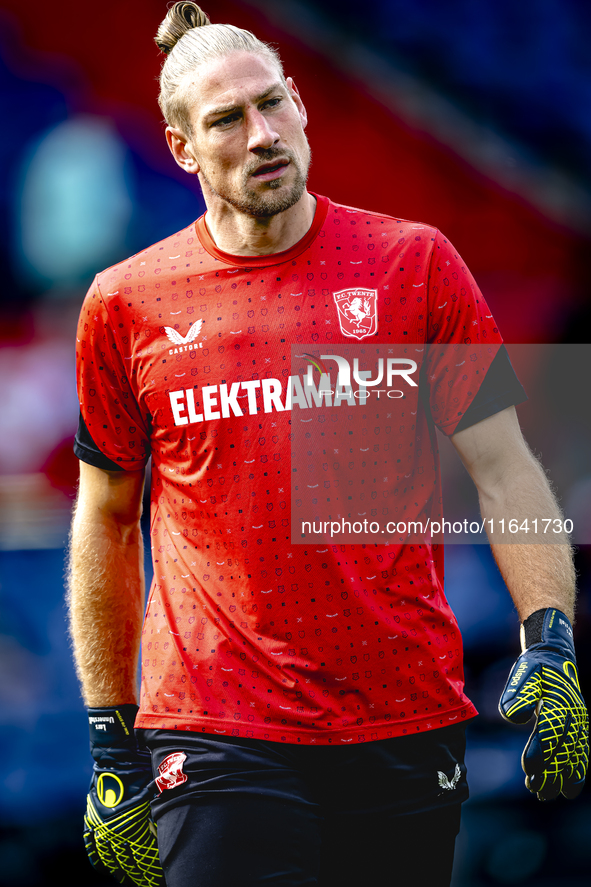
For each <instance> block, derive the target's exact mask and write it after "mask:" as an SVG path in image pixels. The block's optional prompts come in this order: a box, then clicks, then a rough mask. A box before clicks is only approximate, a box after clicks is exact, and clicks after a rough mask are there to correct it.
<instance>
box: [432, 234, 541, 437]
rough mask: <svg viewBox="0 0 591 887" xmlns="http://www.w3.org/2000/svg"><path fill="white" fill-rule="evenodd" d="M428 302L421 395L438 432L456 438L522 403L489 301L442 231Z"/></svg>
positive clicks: (436, 245)
mask: <svg viewBox="0 0 591 887" xmlns="http://www.w3.org/2000/svg"><path fill="white" fill-rule="evenodd" d="M427 302H428V309H429V317H428V327H427V330H428V332H427V340H428V345H427V354H426V357H425V360H424V362H423V374H422V382H423V386H424V388H423V394H424V398H425V399H427V400H428V406H429V409H430V412H431V416H432V418H433V421H434V422H435V424H436V425H437V427H438V428H439V429H440V431H442V432H443V433H444V434H446V435H448V436H449V435H452V434H455V432H456V431H457V430H459V429H460V428H467V427H469V425H471V424H475V423H476V422H479V421H481V420H482V419H485V418H487V416H491V415H493V414H494V413H495V412H499V411H500V410H502V409H505V408H506V407H508V406H511V405H512V404H515V403H519V402H520V401H522V400H524V399H525V392H524V391H523V388H522V387H521V384H520V383H519V380H518V379H517V377H516V376H515V372H514V371H513V368H512V366H511V364H510V362H509V359H508V356H507V355H506V351H505V349H504V347H503V340H502V337H501V334H500V332H499V329H498V327H497V325H496V323H495V320H494V317H493V316H492V312H491V311H490V309H489V307H488V305H487V303H486V300H485V299H484V297H483V295H482V293H481V292H480V290H479V288H478V286H477V284H476V281H475V280H474V278H473V276H472V274H471V273H470V271H469V270H468V268H467V267H466V265H465V264H464V262H463V260H462V258H461V257H460V256H459V255H458V253H457V252H456V250H455V249H454V247H453V246H452V244H451V243H450V242H449V240H447V238H445V237H444V236H443V235H442V234H441V232H439V231H438V232H437V234H436V237H435V240H434V244H433V251H432V254H431V262H430V268H429V280H428V294H427ZM485 380H486V382H485Z"/></svg>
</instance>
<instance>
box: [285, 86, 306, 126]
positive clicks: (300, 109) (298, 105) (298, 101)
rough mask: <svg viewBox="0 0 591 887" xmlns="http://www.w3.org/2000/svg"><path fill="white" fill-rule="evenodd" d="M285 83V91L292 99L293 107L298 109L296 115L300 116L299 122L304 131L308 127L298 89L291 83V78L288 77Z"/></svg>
mask: <svg viewBox="0 0 591 887" xmlns="http://www.w3.org/2000/svg"><path fill="white" fill-rule="evenodd" d="M285 83H286V86H287V89H288V91H289V94H290V95H291V97H292V99H293V100H294V103H295V106H296V108H297V109H298V113H299V115H300V120H301V121H302V126H303V128H304V129H305V128H306V126H307V125H308V112H307V111H306V108H305V107H304V103H303V102H302V100H301V98H300V94H299V92H298V88H297V86H296V85H295V83H294V82H293V78H292V77H288V78H287V80H286V81H285Z"/></svg>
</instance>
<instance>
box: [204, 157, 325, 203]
mask: <svg viewBox="0 0 591 887" xmlns="http://www.w3.org/2000/svg"><path fill="white" fill-rule="evenodd" d="M306 145H307V142H306ZM277 158H288V160H289V161H290V165H289V166H288V167H287V170H286V171H289V170H294V171H295V177H294V180H293V182H292V183H291V185H289V186H288V187H286V186H285V183H284V181H283V176H280V177H279V178H277V179H272V180H271V181H269V182H265V183H264V186H265V188H264V190H263V191H262V192H260V191H255V190H254V189H253V188H251V187H250V186H249V181H250V177H251V176H252V174H253V173H254V172H256V170H257V169H258V168H259V166H260V165H261V163H271V162H272V161H273V160H275V159H277ZM309 168H310V148H309V146H308V148H307V155H306V157H305V158H304V159H303V160H302V159H301V158H299V157H297V156H296V154H295V153H294V152H293V151H292V150H291V149H289V148H281V149H280V148H268V149H265V150H261V151H259V153H258V154H257V159H256V162H254V163H252V164H250V166H248V167H247V168H246V169H244V170H243V172H242V183H241V185H240V187H239V188H232V189H230V188H223V189H222V188H219V189H217V188H215V187H214V185H213V184H212V183H211V181H210V179H209V178H208V176H207V173H206V172H205V171H204V170H203V168H202V169H201V177H202V178H203V181H204V183H205V184H206V185H207V187H208V188H209V189H210V190H211V191H212V193H213V194H215V195H216V196H217V197H220V198H221V199H222V200H224V201H225V202H226V203H228V204H229V205H230V206H232V207H234V209H237V210H238V211H239V212H241V213H243V214H244V215H247V216H251V217H253V218H257V219H266V218H271V217H272V216H276V215H278V214H279V213H282V212H285V210H287V209H290V207H292V206H294V204H296V203H297V202H298V200H299V199H300V198H301V197H302V195H303V193H304V191H305V190H306V182H307V180H308V170H309ZM276 192H279V193H276Z"/></svg>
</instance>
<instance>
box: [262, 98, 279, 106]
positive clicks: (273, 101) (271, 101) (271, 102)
mask: <svg viewBox="0 0 591 887" xmlns="http://www.w3.org/2000/svg"><path fill="white" fill-rule="evenodd" d="M281 101H282V99H281V98H276V99H268V100H267V101H266V102H265V103H264V104H263V108H274V107H275V106H276V105H278V104H279V103H280V102H281Z"/></svg>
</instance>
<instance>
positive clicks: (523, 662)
mask: <svg viewBox="0 0 591 887" xmlns="http://www.w3.org/2000/svg"><path fill="white" fill-rule="evenodd" d="M522 649H523V653H522V654H521V656H520V657H519V658H518V660H517V661H516V663H515V665H514V666H513V668H512V669H511V673H510V675H509V678H508V680H507V683H506V685H505V689H504V690H503V694H502V696H501V700H500V702H499V710H500V712H501V714H502V715H503V717H504V718H506V720H508V721H510V722H511V723H513V724H525V723H527V721H529V720H530V718H531V717H532V715H533V714H535V715H536V724H535V727H534V730H533V732H532V734H531V736H530V738H529V741H528V743H527V745H526V746H525V749H524V751H523V755H522V758H521V766H522V767H523V771H524V773H525V775H526V778H525V784H526V786H527V788H528V789H529V790H530V791H531V792H533V793H534V794H537V796H538V798H539V799H540V800H542V801H548V800H551V799H553V798H556V797H558V795H559V794H560V793H561V792H562V794H563V795H564V796H565V797H566V798H576V796H577V795H578V794H579V793H580V792H581V791H582V789H583V785H584V783H585V774H586V771H587V763H588V760H589V718H588V715H587V709H586V708H585V702H584V700H583V697H582V695H581V688H580V686H579V678H578V674H577V665H576V658H575V649H574V645H573V633H572V628H571V624H570V622H569V620H568V619H567V617H566V616H565V615H564V613H562V612H561V611H560V610H556V609H554V608H553V607H550V608H548V609H544V610H537V611H536V612H535V613H533V614H532V615H531V616H530V617H529V618H528V619H526V620H525V622H524V624H523V626H522Z"/></svg>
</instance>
